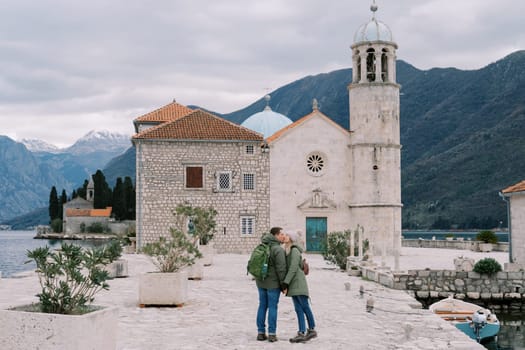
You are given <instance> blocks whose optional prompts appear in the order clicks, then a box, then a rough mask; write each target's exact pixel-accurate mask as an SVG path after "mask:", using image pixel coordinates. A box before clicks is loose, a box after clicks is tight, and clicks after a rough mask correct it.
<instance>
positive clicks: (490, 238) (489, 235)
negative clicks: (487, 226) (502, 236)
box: [476, 230, 498, 244]
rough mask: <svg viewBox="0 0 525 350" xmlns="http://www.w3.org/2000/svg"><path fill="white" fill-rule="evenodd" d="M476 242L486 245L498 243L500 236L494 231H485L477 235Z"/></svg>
mask: <svg viewBox="0 0 525 350" xmlns="http://www.w3.org/2000/svg"><path fill="white" fill-rule="evenodd" d="M476 240H477V241H482V242H485V243H493V244H495V243H498V236H497V235H496V234H495V233H494V232H493V231H490V230H485V231H480V232H479V233H478V234H477V235H476Z"/></svg>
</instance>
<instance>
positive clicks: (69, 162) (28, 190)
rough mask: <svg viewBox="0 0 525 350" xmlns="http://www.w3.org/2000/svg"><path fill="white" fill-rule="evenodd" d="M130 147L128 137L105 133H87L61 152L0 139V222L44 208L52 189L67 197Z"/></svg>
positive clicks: (44, 145) (34, 142) (45, 145)
mask: <svg viewBox="0 0 525 350" xmlns="http://www.w3.org/2000/svg"><path fill="white" fill-rule="evenodd" d="M130 145H131V143H130V136H129V135H122V134H115V133H110V132H107V131H90V132H89V133H87V134H86V135H85V136H83V137H82V138H80V139H79V140H77V141H76V142H75V143H74V144H73V145H72V146H70V147H67V148H64V149H59V148H57V147H55V146H53V145H50V144H48V143H45V142H43V141H40V140H27V139H25V140H21V141H20V142H17V141H15V140H12V139H10V138H9V137H7V136H0V222H7V223H8V224H9V220H10V219H12V218H14V217H17V216H20V215H21V214H26V213H29V212H32V211H33V210H35V209H37V208H42V207H46V208H47V205H48V201H49V193H50V191H51V187H52V186H55V187H56V188H57V191H59V195H60V193H61V191H62V189H64V190H66V192H67V193H68V194H69V195H70V194H71V192H72V190H73V189H76V188H78V187H79V186H81V185H82V184H83V183H84V180H85V179H87V178H88V177H89V176H90V175H91V174H94V173H95V171H96V170H97V169H101V168H102V167H103V166H104V165H105V164H106V163H107V162H109V161H110V160H111V159H113V158H114V157H115V156H117V155H120V154H122V153H123V152H124V151H125V150H126V149H128V148H129V147H130ZM30 216H35V215H30ZM44 223H46V222H44Z"/></svg>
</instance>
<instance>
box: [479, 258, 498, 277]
mask: <svg viewBox="0 0 525 350" xmlns="http://www.w3.org/2000/svg"><path fill="white" fill-rule="evenodd" d="M500 271H501V265H500V263H499V262H497V261H496V259H494V258H484V259H481V260H480V261H478V262H477V263H476V264H475V265H474V272H477V273H479V274H485V275H493V274H495V273H498V272H500Z"/></svg>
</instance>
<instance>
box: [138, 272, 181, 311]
mask: <svg viewBox="0 0 525 350" xmlns="http://www.w3.org/2000/svg"><path fill="white" fill-rule="evenodd" d="M187 300H188V273H187V272H186V271H180V272H154V273H146V274H142V275H140V276H139V304H140V305H143V306H146V305H183V304H184V303H185V302H186V301H187Z"/></svg>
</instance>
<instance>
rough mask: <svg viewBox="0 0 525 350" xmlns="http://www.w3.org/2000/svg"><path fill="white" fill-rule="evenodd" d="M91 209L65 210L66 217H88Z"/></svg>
mask: <svg viewBox="0 0 525 350" xmlns="http://www.w3.org/2000/svg"><path fill="white" fill-rule="evenodd" d="M90 212H91V209H66V216H68V217H73V216H89V213H90Z"/></svg>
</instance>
